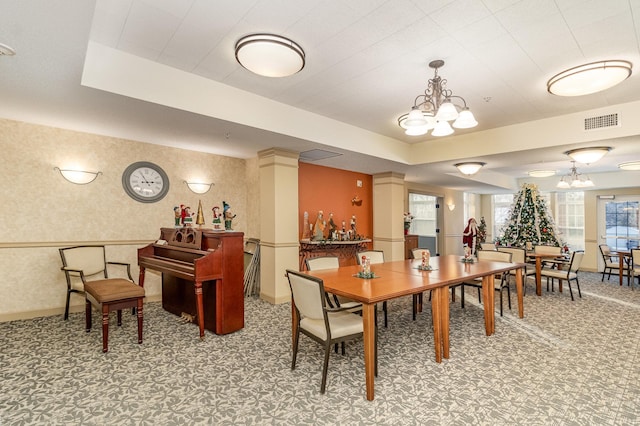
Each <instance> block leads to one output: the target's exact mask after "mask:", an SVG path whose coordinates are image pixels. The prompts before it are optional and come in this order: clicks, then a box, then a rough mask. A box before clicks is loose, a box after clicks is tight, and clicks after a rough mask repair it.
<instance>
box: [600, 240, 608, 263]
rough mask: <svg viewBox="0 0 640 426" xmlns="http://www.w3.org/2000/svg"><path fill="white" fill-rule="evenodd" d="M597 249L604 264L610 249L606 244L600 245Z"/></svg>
mask: <svg viewBox="0 0 640 426" xmlns="http://www.w3.org/2000/svg"><path fill="white" fill-rule="evenodd" d="M598 248H599V249H600V253H601V254H602V258H603V259H604V261H605V262H606V261H607V259H608V258H609V256H611V248H609V246H608V245H607V244H600V245H599V246H598Z"/></svg>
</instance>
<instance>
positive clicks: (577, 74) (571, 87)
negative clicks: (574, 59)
mask: <svg viewBox="0 0 640 426" xmlns="http://www.w3.org/2000/svg"><path fill="white" fill-rule="evenodd" d="M631 66H632V65H631V62H628V61H623V60H610V61H599V62H591V63H589V64H585V65H579V66H577V67H573V68H569V69H568V70H565V71H562V72H561V73H559V74H556V75H554V76H553V77H551V78H550V79H549V81H548V82H547V91H549V93H552V94H554V95H558V96H582V95H589V94H591V93H596V92H601V91H603V90H606V89H609V88H611V87H613V86H615V85H616V84H619V83H621V82H623V81H624V80H626V79H627V78H628V77H629V76H630V75H631Z"/></svg>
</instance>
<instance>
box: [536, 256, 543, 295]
mask: <svg viewBox="0 0 640 426" xmlns="http://www.w3.org/2000/svg"><path fill="white" fill-rule="evenodd" d="M536 294H537V295H538V296H542V258H541V257H539V256H536Z"/></svg>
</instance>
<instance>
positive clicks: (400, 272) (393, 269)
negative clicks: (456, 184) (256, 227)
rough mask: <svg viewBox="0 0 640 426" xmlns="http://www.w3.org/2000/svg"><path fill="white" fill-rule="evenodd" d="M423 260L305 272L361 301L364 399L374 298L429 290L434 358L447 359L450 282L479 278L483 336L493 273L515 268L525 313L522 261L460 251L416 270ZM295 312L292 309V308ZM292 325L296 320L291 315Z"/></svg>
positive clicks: (369, 382) (370, 381) (370, 394)
mask: <svg viewBox="0 0 640 426" xmlns="http://www.w3.org/2000/svg"><path fill="white" fill-rule="evenodd" d="M420 263H421V260H402V261H392V262H384V263H380V264H375V265H371V271H372V272H373V273H374V274H375V277H374V278H369V279H363V278H359V277H358V276H357V275H358V272H359V271H360V267H359V266H345V267H341V268H337V269H324V270H318V271H309V272H307V274H309V275H313V276H315V277H318V278H320V279H322V280H323V283H324V288H325V291H327V292H330V293H333V294H336V295H338V296H344V297H347V298H349V299H352V300H355V301H358V302H360V303H362V308H363V309H362V319H363V327H364V333H363V334H364V364H365V384H366V397H367V400H370V401H371V400H373V398H374V374H375V365H376V358H375V357H376V338H375V336H376V331H375V329H376V325H375V306H376V304H377V303H381V302H384V301H386V300H391V299H395V298H398V297H403V296H410V295H416V294H421V293H422V292H425V291H429V290H431V292H432V293H431V315H432V319H433V335H434V345H435V359H436V362H438V363H440V362H442V358H449V286H451V285H454V284H459V283H461V282H464V281H468V280H473V279H475V278H482V291H483V295H484V301H485V303H484V319H485V330H486V334H487V336H490V335H492V334H494V333H495V300H494V291H495V290H494V275H495V274H498V273H502V272H506V271H509V270H516V271H518V272H519V273H516V290H517V295H518V315H519V317H520V318H522V317H523V316H524V307H523V291H522V289H523V287H522V285H523V278H522V271H523V268H524V267H525V264H524V263H505V262H491V261H475V262H474V263H464V262H462V261H461V257H460V256H456V255H448V256H437V257H432V258H431V259H430V265H431V267H432V270H430V271H422V270H419V269H418V265H420ZM292 312H295V309H293V310H292ZM292 321H293V327H294V332H295V326H296V324H297V321H295V318H292Z"/></svg>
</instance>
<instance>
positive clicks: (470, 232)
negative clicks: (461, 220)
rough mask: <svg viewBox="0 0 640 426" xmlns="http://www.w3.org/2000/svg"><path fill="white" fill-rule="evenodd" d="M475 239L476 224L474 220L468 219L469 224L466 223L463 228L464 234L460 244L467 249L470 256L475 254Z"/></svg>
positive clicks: (476, 235)
mask: <svg viewBox="0 0 640 426" xmlns="http://www.w3.org/2000/svg"><path fill="white" fill-rule="evenodd" d="M477 237H478V225H477V224H476V220H475V219H474V218H470V219H469V222H468V223H467V227H466V228H464V232H463V233H462V243H463V244H465V246H466V247H467V248H468V249H469V251H470V254H474V253H475V248H476V243H477V241H476V240H477ZM465 254H466V253H465ZM465 257H469V256H465Z"/></svg>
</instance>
